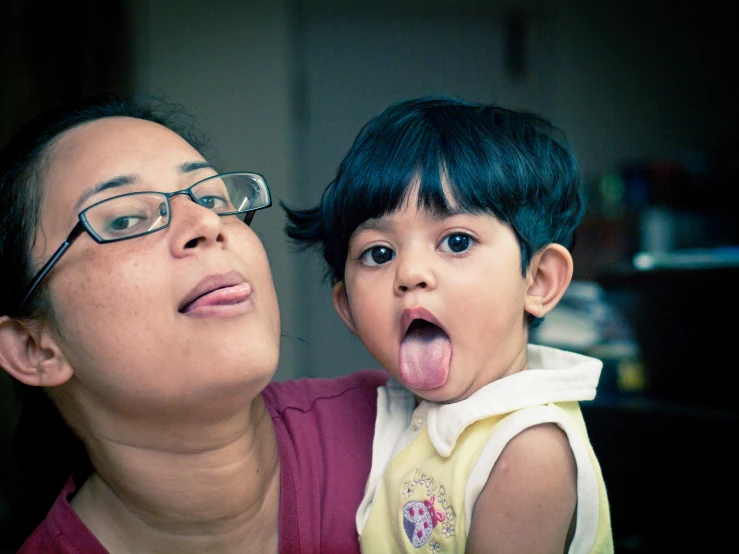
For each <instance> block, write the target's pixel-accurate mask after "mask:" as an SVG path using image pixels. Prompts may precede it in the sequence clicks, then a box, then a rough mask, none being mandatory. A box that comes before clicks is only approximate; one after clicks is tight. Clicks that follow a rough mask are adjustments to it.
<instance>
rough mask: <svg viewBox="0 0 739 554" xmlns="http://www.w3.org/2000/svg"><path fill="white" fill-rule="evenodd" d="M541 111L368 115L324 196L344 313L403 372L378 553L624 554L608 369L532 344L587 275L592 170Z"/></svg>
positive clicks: (324, 245) (301, 226)
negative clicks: (616, 511) (579, 235)
mask: <svg viewBox="0 0 739 554" xmlns="http://www.w3.org/2000/svg"><path fill="white" fill-rule="evenodd" d="M558 135H559V133H558V131H557V129H555V128H554V127H552V126H551V125H550V123H549V122H547V121H546V120H544V119H543V118H541V117H539V116H537V115H535V114H532V113H528V112H517V111H511V110H507V109H503V108H500V107H496V106H492V105H483V104H473V103H468V102H464V101H460V100H457V99H453V98H443V97H442V98H437V97H423V98H418V99H414V100H408V101H403V102H398V103H396V104H393V105H391V106H390V107H388V108H387V109H386V110H385V111H384V112H382V113H381V114H380V115H378V116H377V117H375V118H374V119H372V120H371V121H369V123H367V124H366V125H365V126H364V128H363V129H362V130H361V131H360V133H359V135H358V136H357V137H356V139H355V141H354V144H353V145H352V147H351V148H350V149H349V151H348V153H347V154H346V156H345V157H344V159H343V161H342V162H341V164H340V166H339V169H338V173H337V175H336V178H335V179H334V180H333V181H332V182H331V184H330V185H329V186H328V187H327V189H326V191H325V192H324V194H323V197H322V199H321V202H320V203H319V204H318V206H316V207H314V208H312V209H308V210H302V211H301V210H293V209H290V208H288V207H287V206H285V205H283V208H284V209H285V210H286V212H287V215H288V218H289V222H288V226H287V233H288V235H289V236H290V237H291V238H292V239H293V240H294V241H296V242H297V243H298V244H301V245H303V246H318V247H319V248H320V249H321V250H322V253H323V256H324V258H325V260H326V262H327V263H328V266H329V271H330V275H331V278H332V281H333V283H334V287H333V302H334V307H335V309H336V312H337V313H338V315H339V317H340V318H341V319H342V321H343V322H344V323H345V324H346V326H347V327H348V328H349V329H350V330H351V331H352V332H353V333H355V334H356V335H357V336H358V337H359V338H360V339H361V340H362V343H363V344H364V345H365V346H366V347H367V349H368V350H369V352H370V353H371V354H372V355H373V356H374V357H375V359H377V360H378V361H379V362H380V363H381V364H382V365H383V366H384V368H385V369H386V370H387V371H388V372H389V374H390V379H389V381H388V384H387V386H386V387H383V388H381V389H380V391H379V393H378V416H377V421H376V423H375V439H374V447H373V454H372V458H373V459H372V469H371V471H370V475H369V479H368V482H367V486H366V489H365V497H364V500H363V501H362V504H361V505H360V507H359V510H358V511H357V515H356V522H357V529H358V531H359V533H360V541H361V545H362V549H363V552H365V553H370V552H373V553H374V552H377V553H383V554H386V553H388V552H418V551H419V549H420V548H422V547H423V548H427V549H428V551H430V552H464V551H467V552H474V553H477V552H515V553H516V554H521V553H527V552H531V553H537V554H541V553H544V552H578V553H579V552H599V553H600V552H611V551H612V550H613V542H612V536H611V527H610V513H609V506H608V500H607V497H606V490H605V486H604V483H603V478H602V475H601V471H600V467H599V464H598V461H597V459H596V457H595V454H594V453H593V449H592V447H591V445H590V442H589V439H588V435H587V430H586V428H585V423H584V421H583V418H582V415H581V412H580V408H579V405H578V401H580V400H591V399H593V398H594V396H595V390H596V386H597V383H598V378H599V377H600V371H601V367H602V364H601V362H600V361H598V360H595V359H593V358H589V357H586V356H582V355H579V354H576V353H572V352H565V351H562V350H557V349H554V348H548V347H542V346H536V345H528V333H529V331H530V330H531V329H532V328H533V326H535V325H536V324H537V323H538V322H540V321H541V318H543V317H544V315H545V314H546V313H547V312H549V311H550V310H551V309H552V308H554V306H555V305H556V304H557V302H558V301H559V300H560V298H561V297H562V295H563V294H564V292H565V289H566V288H567V286H568V285H569V283H570V280H571V278H572V270H573V263H572V257H571V255H570V252H569V250H568V248H571V246H572V241H573V238H574V231H575V227H576V226H577V225H578V223H579V222H580V220H581V218H582V215H583V209H584V208H583V200H582V196H581V192H580V190H579V187H580V174H579V165H578V163H577V161H576V159H575V157H574V156H573V154H572V153H571V151H570V149H569V147H568V146H567V144H566V142H565V141H564V139H563V138H561V137H559V136H558Z"/></svg>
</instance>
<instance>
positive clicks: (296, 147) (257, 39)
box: [131, 0, 737, 379]
mask: <svg viewBox="0 0 739 554" xmlns="http://www.w3.org/2000/svg"><path fill="white" fill-rule="evenodd" d="M609 4H610V5H609ZM609 4H605V5H604V4H602V3H599V4H597V5H595V4H594V3H587V2H580V1H579V0H569V1H566V2H554V1H525V0H518V1H515V0H514V1H507V2H490V1H487V2H485V1H481V0H480V1H467V2H451V1H445V0H434V1H430V2H429V1H426V2H421V1H416V0H403V1H400V2H389V1H384V0H383V1H380V2H373V3H366V2H361V1H359V0H341V1H328V0H325V1H324V0H315V1H311V2H309V1H305V0H294V1H290V0H281V1H277V2H270V1H267V0H251V1H248V2H234V1H229V0H213V1H211V2H208V3H202V2H197V1H195V0H185V1H182V2H175V1H157V2H154V1H152V0H134V1H133V2H132V4H131V9H132V17H131V20H132V22H133V29H134V32H133V35H132V39H133V45H134V75H135V85H136V87H137V88H139V89H142V90H161V91H165V92H166V93H167V94H169V95H170V96H171V97H172V98H173V99H175V100H178V101H181V102H182V103H184V104H185V106H186V107H187V108H189V109H190V110H191V111H193V112H194V113H195V114H196V115H197V116H198V117H199V119H200V121H201V123H202V124H203V126H204V127H205V128H206V129H207V130H208V131H210V132H211V133H212V135H213V138H214V144H215V146H216V148H217V150H219V151H220V153H221V155H222V161H223V166H224V167H226V168H228V169H236V168H243V169H250V170H256V171H260V172H262V173H264V174H265V175H266V176H267V178H268V180H269V183H270V185H271V187H272V189H273V192H274V196H275V198H276V200H278V201H279V200H284V201H286V202H288V203H289V204H291V205H293V206H296V205H297V206H305V205H308V204H310V203H313V202H315V201H316V200H317V199H318V197H319V195H320V192H321V191H322V189H323V187H324V186H325V185H326V184H327V183H328V181H329V180H330V179H331V177H332V173H333V171H334V170H335V168H336V166H337V164H338V162H339V160H340V158H341V156H342V155H343V153H344V151H345V150H346V148H348V146H349V144H350V142H351V140H352V138H353V136H354V134H355V133H356V132H357V131H358V130H359V127H360V126H361V124H362V123H364V122H365V121H366V120H367V119H368V118H369V117H371V116H372V115H374V114H376V113H378V112H379V111H380V110H381V109H382V108H384V107H385V106H386V105H387V104H388V103H390V102H392V101H394V100H397V99H400V98H402V97H406V96H410V95H416V94H424V93H433V92H444V93H451V94H457V95H460V96H463V97H466V98H469V99H473V100H489V101H496V102H500V103H501V104H504V105H507V106H510V107H524V108H530V109H533V110H536V111H539V112H541V113H542V114H544V115H545V116H547V117H549V118H551V119H552V121H553V122H554V123H555V124H557V125H559V126H560V127H562V128H563V129H564V130H565V132H566V133H567V134H568V136H569V137H570V139H571V141H572V142H573V144H574V146H575V148H576V150H577V151H578V153H579V155H580V157H581V159H582V162H583V166H584V169H585V172H586V174H587V175H589V176H591V177H592V178H594V179H595V178H597V177H598V176H599V175H600V174H601V173H603V172H605V171H608V170H610V169H612V168H614V167H616V166H618V164H620V163H622V162H623V161H625V160H633V159H660V158H679V157H680V156H682V155H683V154H684V153H685V152H686V151H688V150H689V149H691V148H695V147H701V146H704V145H706V144H708V143H710V142H711V141H714V140H715V138H716V137H717V136H725V135H727V134H728V133H729V132H730V131H731V130H732V129H734V128H735V127H736V120H737V117H736V116H737V108H736V104H735V102H733V101H731V99H732V98H733V97H734V95H735V94H736V87H735V86H734V87H731V86H727V85H728V78H727V71H728V70H729V67H731V65H730V62H731V60H730V59H728V57H729V52H730V51H729V50H724V49H723V48H724V47H725V44H724V42H725V41H726V40H727V39H726V37H727V36H728V33H727V32H725V30H726V29H727V25H728V23H726V22H727V21H728V20H729V19H728V18H724V17H723V16H722V14H721V13H718V12H716V11H709V10H706V9H705V8H704V6H702V5H699V4H693V5H686V6H679V5H675V4H674V3H669V4H668V3H666V2H652V3H643V2H641V3H640V2H636V1H634V0H627V1H626V2H618V3H609ZM511 14H519V15H520V16H522V17H523V18H524V19H523V20H524V22H525V27H524V28H525V35H524V36H525V41H524V42H523V49H522V53H523V63H524V65H523V72H522V73H520V74H511V73H510V71H509V70H508V69H507V66H506V63H507V61H508V60H509V56H510V51H509V48H508V46H507V43H506V39H505V37H506V29H507V27H506V26H507V25H508V23H509V21H510V19H509V18H510V16H511ZM732 56H733V58H735V55H733V54H732ZM283 223H284V218H283V214H282V212H281V210H280V208H279V207H277V206H276V207H275V208H273V209H271V210H267V211H266V212H262V213H260V214H259V215H258V216H257V218H256V221H255V229H256V230H257V231H258V232H259V234H260V236H261V237H262V239H263V240H264V242H265V246H266V248H267V251H268V253H269V255H270V259H271V262H272V267H273V272H274V276H275V281H276V286H277V289H278V294H279V297H280V303H281V307H282V317H283V330H284V337H283V347H282V361H281V364H280V369H279V370H278V374H277V378H278V379H283V378H287V377H292V376H298V375H333V374H340V373H345V372H346V371H348V370H349V369H351V368H354V367H357V366H366V365H375V362H374V360H372V359H371V358H370V357H369V355H367V354H366V353H365V352H364V350H363V348H362V346H361V344H359V343H358V341H357V340H355V339H354V338H353V337H351V336H350V335H349V334H348V332H347V331H346V330H345V329H344V328H343V327H342V325H341V324H340V323H339V321H338V319H337V318H336V316H335V314H334V313H333V309H332V308H331V306H330V299H329V291H328V287H327V286H324V285H322V284H321V276H322V272H323V269H322V267H321V265H320V263H319V260H318V259H317V257H316V256H310V255H306V254H300V255H297V256H296V255H293V253H292V251H291V250H290V248H289V245H288V243H287V242H286V240H285V239H284V238H283V234H282V225H283ZM596 246H597V245H596Z"/></svg>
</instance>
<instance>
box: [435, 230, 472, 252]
mask: <svg viewBox="0 0 739 554" xmlns="http://www.w3.org/2000/svg"><path fill="white" fill-rule="evenodd" d="M473 240H474V239H473V238H472V237H471V236H469V235H467V234H465V233H452V234H451V235H448V236H446V237H444V240H442V241H441V245H440V246H439V248H440V249H441V251H442V252H446V253H447V254H459V253H461V252H464V251H465V250H467V249H468V248H469V247H470V246H471V244H472V241H473Z"/></svg>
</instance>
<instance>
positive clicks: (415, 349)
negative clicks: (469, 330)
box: [400, 322, 452, 389]
mask: <svg viewBox="0 0 739 554" xmlns="http://www.w3.org/2000/svg"><path fill="white" fill-rule="evenodd" d="M451 358H452V344H451V342H450V341H449V337H448V336H447V335H446V333H444V331H442V330H441V329H440V328H439V327H437V326H436V325H433V324H431V323H425V322H424V323H422V324H420V325H416V324H415V322H414V324H413V325H411V328H410V329H409V330H408V333H407V334H406V336H405V338H404V339H403V342H401V343H400V378H401V379H402V381H403V383H405V384H406V385H407V386H409V387H412V388H414V389H435V388H436V387H440V386H441V385H443V384H444V383H446V379H447V376H448V375H449V362H450V361H451Z"/></svg>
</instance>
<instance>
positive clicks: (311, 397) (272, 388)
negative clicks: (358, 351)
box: [262, 369, 387, 412]
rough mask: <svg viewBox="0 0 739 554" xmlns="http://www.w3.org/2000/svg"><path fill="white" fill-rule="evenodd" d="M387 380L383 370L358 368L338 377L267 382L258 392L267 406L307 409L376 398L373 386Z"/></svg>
mask: <svg viewBox="0 0 739 554" xmlns="http://www.w3.org/2000/svg"><path fill="white" fill-rule="evenodd" d="M386 382H387V372H385V371H382V370H379V369H362V370H358V371H354V372H352V373H349V374H347V375H342V376H340V377H332V378H327V377H304V378H301V379H292V380H287V381H282V382H272V383H270V384H269V385H268V386H267V387H266V388H265V389H264V391H263V392H262V396H263V398H264V400H265V402H266V403H267V405H268V406H269V407H270V408H272V409H273V410H276V411H277V412H282V411H284V410H286V409H296V410H301V411H311V410H313V409H315V408H316V404H317V403H318V404H322V405H323V404H329V405H331V404H340V403H345V402H352V401H360V400H362V399H364V400H367V401H370V402H371V403H372V405H374V404H375V402H376V400H377V389H378V387H381V386H383V385H385V383H386Z"/></svg>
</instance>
